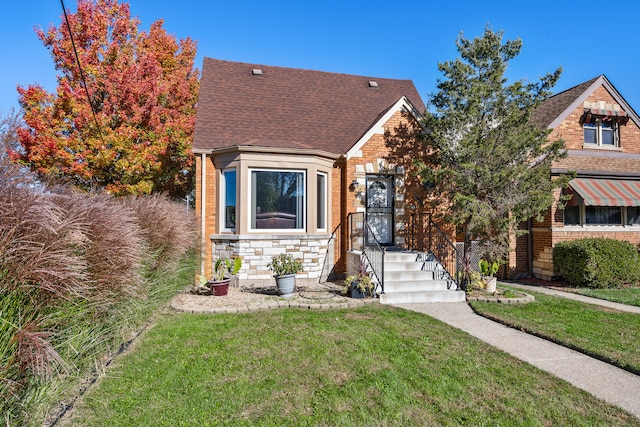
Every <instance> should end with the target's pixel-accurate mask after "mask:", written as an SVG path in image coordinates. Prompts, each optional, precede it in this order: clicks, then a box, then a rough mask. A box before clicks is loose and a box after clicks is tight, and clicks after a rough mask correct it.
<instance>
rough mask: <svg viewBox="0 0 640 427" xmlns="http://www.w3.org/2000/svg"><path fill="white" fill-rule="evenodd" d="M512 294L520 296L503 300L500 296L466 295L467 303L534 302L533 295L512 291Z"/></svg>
mask: <svg viewBox="0 0 640 427" xmlns="http://www.w3.org/2000/svg"><path fill="white" fill-rule="evenodd" d="M512 292H513V293H516V294H520V295H522V296H520V297H516V298H505V297H504V296H501V295H467V301H480V302H498V303H503V304H527V303H530V302H533V301H535V297H534V296H533V295H530V294H527V293H524V292H522V291H514V290H512Z"/></svg>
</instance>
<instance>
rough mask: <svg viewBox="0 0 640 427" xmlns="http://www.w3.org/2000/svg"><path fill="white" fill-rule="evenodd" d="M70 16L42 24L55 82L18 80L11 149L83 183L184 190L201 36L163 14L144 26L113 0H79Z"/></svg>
mask: <svg viewBox="0 0 640 427" xmlns="http://www.w3.org/2000/svg"><path fill="white" fill-rule="evenodd" d="M67 18H68V23H69V26H68V27H67V24H66V22H65V21H64V14H63V16H62V19H63V22H62V23H61V25H60V27H58V28H56V27H55V26H51V27H50V28H49V29H48V30H47V31H46V32H45V31H44V30H42V29H36V33H37V35H38V38H39V39H40V40H42V42H43V43H44V45H45V46H46V47H47V49H49V50H50V51H51V55H52V57H53V59H54V61H55V67H56V69H57V70H58V71H59V72H60V74H59V75H58V88H57V92H56V93H49V92H47V91H46V90H45V89H44V88H43V87H41V86H38V85H30V86H28V87H26V88H25V87H22V86H18V93H19V96H20V106H21V108H22V110H23V113H24V122H25V126H24V127H21V128H20V129H19V130H18V135H19V139H20V144H21V146H22V150H16V151H14V152H13V153H12V156H13V159H14V160H16V161H18V162H20V163H22V164H24V165H27V166H29V167H30V168H31V169H32V170H33V171H35V172H37V173H38V174H39V175H40V176H41V177H55V178H63V179H65V180H67V181H69V182H71V183H73V184H74V185H76V186H78V187H80V188H83V189H85V190H92V189H99V188H103V189H105V190H106V191H108V192H110V193H112V194H116V195H125V194H148V193H151V192H158V191H164V192H168V193H169V194H171V195H172V196H174V197H182V196H183V195H185V194H186V193H187V192H189V190H190V186H191V181H192V176H193V167H192V166H193V159H192V153H191V144H192V139H193V129H194V123H195V111H196V101H197V94H198V85H199V71H198V70H197V69H195V68H194V58H195V55H196V43H195V42H194V41H192V40H191V39H190V38H187V39H183V40H180V41H176V38H175V36H172V35H169V34H167V33H166V31H165V30H164V29H163V27H162V26H163V21H162V20H158V21H156V22H154V23H153V24H152V25H151V27H150V29H149V31H148V32H145V31H139V30H138V26H139V24H140V21H139V20H138V19H137V18H136V17H133V18H132V17H131V14H130V11H129V5H128V4H127V3H119V2H118V1H117V0H78V7H77V11H76V13H68V14H67ZM69 28H70V29H71V35H70V34H69ZM74 45H75V48H74ZM74 50H75V51H77V54H78V60H79V63H80V66H81V68H80V67H79V66H78V61H77V60H76V56H75V52H74ZM85 85H86V87H85Z"/></svg>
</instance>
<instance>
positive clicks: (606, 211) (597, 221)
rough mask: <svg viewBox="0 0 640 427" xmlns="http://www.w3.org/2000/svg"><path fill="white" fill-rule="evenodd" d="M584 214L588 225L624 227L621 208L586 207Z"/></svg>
mask: <svg viewBox="0 0 640 427" xmlns="http://www.w3.org/2000/svg"><path fill="white" fill-rule="evenodd" d="M584 214H585V224H587V225H622V208H621V207H620V206H586V207H585V209H584Z"/></svg>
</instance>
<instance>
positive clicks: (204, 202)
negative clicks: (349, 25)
mask: <svg viewBox="0 0 640 427" xmlns="http://www.w3.org/2000/svg"><path fill="white" fill-rule="evenodd" d="M424 108H425V106H424V103H423V102H422V100H421V99H420V96H419V95H418V92H417V91H416V88H415V86H414V85H413V83H412V82H411V81H410V80H395V79H384V78H372V77H362V76H354V75H346V74H336V73H328V72H321V71H310V70H302V69H293V68H282V67H273V66H265V65H256V64H246V63H239V62H230V61H222V60H217V59H211V58H205V60H204V65H203V71H202V79H201V82H200V96H199V101H198V112H197V117H196V128H195V140H194V148H193V151H194V153H195V155H196V212H197V215H198V216H199V219H200V221H201V230H200V231H201V243H202V259H201V264H200V274H203V275H205V276H206V277H207V278H209V277H210V276H211V266H212V262H213V260H215V259H216V258H217V257H220V256H239V257H241V258H242V259H243V261H244V262H243V266H242V269H241V271H240V274H239V275H238V278H239V280H240V281H241V283H242V282H251V283H253V284H262V283H266V282H267V281H268V282H269V283H272V280H273V279H272V278H271V276H272V274H271V272H270V271H269V269H268V268H267V264H268V262H269V261H270V260H271V257H272V256H273V255H275V254H278V253H282V252H289V253H292V254H293V255H294V257H296V258H298V259H302V260H303V264H304V272H303V273H301V274H299V275H298V278H299V279H302V280H305V279H306V280H312V281H316V282H317V281H318V280H320V279H321V278H322V277H324V276H326V275H327V274H328V273H329V272H331V271H333V272H334V273H343V272H344V271H345V269H346V261H345V260H346V252H347V249H348V240H349V237H350V236H349V235H348V224H347V221H348V215H349V214H350V213H353V212H364V213H365V214H366V215H367V218H368V221H369V222H370V223H371V224H374V227H375V228H376V233H377V234H378V237H379V238H380V239H381V241H382V243H384V244H388V245H402V244H403V239H404V235H403V232H404V231H403V230H404V227H403V224H404V206H403V200H404V198H403V196H402V187H403V180H404V169H403V168H397V167H395V166H393V165H390V164H387V162H386V161H385V160H383V159H385V156H387V154H388V149H387V147H386V145H385V132H393V131H394V129H395V128H396V127H397V126H398V125H399V124H400V123H401V122H402V121H405V120H412V117H417V116H418V115H419V113H422V112H423V111H424ZM407 113H408V114H407ZM367 205H368V206H369V208H367Z"/></svg>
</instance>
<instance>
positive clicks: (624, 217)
mask: <svg viewBox="0 0 640 427" xmlns="http://www.w3.org/2000/svg"><path fill="white" fill-rule="evenodd" d="M578 207H579V208H580V214H579V215H580V224H570V225H565V224H564V210H563V212H562V222H563V226H562V229H563V230H567V231H571V230H576V231H577V230H585V229H591V230H594V229H598V230H603V229H606V230H610V231H622V230H628V229H630V228H633V229H637V228H638V227H640V224H627V207H628V206H617V207H619V208H621V210H620V217H621V221H622V222H621V224H587V223H586V221H587V214H586V206H585V205H584V204H581V205H579V206H578ZM602 207H607V206H602ZM609 207H613V206H609ZM635 231H637V230H635Z"/></svg>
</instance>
